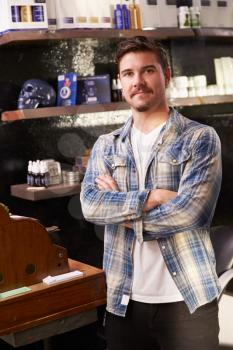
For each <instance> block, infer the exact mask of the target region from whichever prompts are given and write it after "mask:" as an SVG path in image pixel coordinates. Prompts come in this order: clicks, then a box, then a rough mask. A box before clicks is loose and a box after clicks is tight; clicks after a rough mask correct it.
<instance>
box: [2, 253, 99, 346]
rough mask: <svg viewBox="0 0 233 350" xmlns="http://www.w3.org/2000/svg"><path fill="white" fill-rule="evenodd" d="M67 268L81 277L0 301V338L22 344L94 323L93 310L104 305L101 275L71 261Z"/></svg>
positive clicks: (35, 285) (90, 267) (36, 286)
mask: <svg viewBox="0 0 233 350" xmlns="http://www.w3.org/2000/svg"><path fill="white" fill-rule="evenodd" d="M69 267H70V271H74V270H80V271H82V272H83V276H81V277H75V278H73V279H70V280H67V281H66V282H59V283H56V284H54V285H46V284H44V283H37V284H34V285H31V286H29V287H30V289H31V290H30V291H28V292H26V293H23V294H19V295H16V296H12V297H8V298H4V299H0V315H1V316H0V337H2V339H4V340H5V341H7V342H9V343H10V344H11V345H13V346H19V345H24V344H28V343H31V342H34V341H36V340H39V339H45V338H47V337H50V336H53V335H55V334H58V333H61V332H64V331H67V330H71V329H74V328H78V327H80V326H82V325H85V324H88V323H91V322H93V321H95V320H96V316H95V312H94V311H95V309H96V307H97V306H100V305H103V304H105V302H106V289H105V277H104V272H103V271H102V270H100V269H98V268H95V267H93V266H90V265H86V264H83V263H81V262H78V261H74V260H71V259H69ZM58 328H63V329H61V330H58Z"/></svg>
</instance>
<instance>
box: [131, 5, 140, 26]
mask: <svg viewBox="0 0 233 350" xmlns="http://www.w3.org/2000/svg"><path fill="white" fill-rule="evenodd" d="M129 13H130V22H131V29H142V22H141V12H140V8H139V6H138V5H137V4H135V0H134V1H133V4H131V5H129Z"/></svg>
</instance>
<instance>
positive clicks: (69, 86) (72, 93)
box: [57, 73, 77, 106]
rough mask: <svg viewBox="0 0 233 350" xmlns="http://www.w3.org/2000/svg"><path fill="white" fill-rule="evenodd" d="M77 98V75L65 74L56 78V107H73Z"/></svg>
mask: <svg viewBox="0 0 233 350" xmlns="http://www.w3.org/2000/svg"><path fill="white" fill-rule="evenodd" d="M76 96H77V74H76V73H66V74H61V75H59V76H58V89H57V105H58V106H74V105H76Z"/></svg>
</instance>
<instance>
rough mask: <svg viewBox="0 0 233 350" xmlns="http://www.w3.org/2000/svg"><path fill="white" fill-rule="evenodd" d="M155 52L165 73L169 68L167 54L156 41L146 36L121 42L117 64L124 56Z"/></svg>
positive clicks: (117, 52)
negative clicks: (133, 53)
mask: <svg viewBox="0 0 233 350" xmlns="http://www.w3.org/2000/svg"><path fill="white" fill-rule="evenodd" d="M146 51H147V52H153V53H154V54H155V55H156V57H157V58H158V60H159V63H160V64H161V66H162V69H163V72H165V70H166V69H167V67H168V66H169V62H168V57H167V52H166V50H165V49H164V47H163V46H162V45H161V44H160V43H159V42H158V41H156V40H154V39H151V38H147V37H145V36H135V37H133V38H129V39H125V40H123V41H120V42H119V44H118V46H117V50H116V63H117V65H118V66H119V63H120V61H121V59H122V57H123V56H124V55H126V54H127V53H129V52H146Z"/></svg>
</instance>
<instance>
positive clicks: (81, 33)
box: [0, 28, 195, 45]
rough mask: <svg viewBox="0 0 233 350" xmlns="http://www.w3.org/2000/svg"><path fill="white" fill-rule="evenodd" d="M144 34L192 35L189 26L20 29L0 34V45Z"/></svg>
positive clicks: (163, 35)
mask: <svg viewBox="0 0 233 350" xmlns="http://www.w3.org/2000/svg"><path fill="white" fill-rule="evenodd" d="M135 35H145V36H147V37H153V38H157V39H160V40H165V39H179V38H184V37H194V35H195V34H194V32H193V30H192V29H191V28H187V29H186V28H185V29H180V28H157V29H154V30H140V29H134V30H117V29H60V30H54V31H50V30H21V31H12V32H7V33H4V34H3V35H2V36H0V45H4V44H9V43H15V42H27V41H38V40H64V39H78V38H80V39H82V38H101V39H104V38H128V37H132V36H135Z"/></svg>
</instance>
